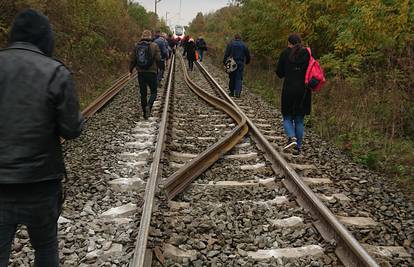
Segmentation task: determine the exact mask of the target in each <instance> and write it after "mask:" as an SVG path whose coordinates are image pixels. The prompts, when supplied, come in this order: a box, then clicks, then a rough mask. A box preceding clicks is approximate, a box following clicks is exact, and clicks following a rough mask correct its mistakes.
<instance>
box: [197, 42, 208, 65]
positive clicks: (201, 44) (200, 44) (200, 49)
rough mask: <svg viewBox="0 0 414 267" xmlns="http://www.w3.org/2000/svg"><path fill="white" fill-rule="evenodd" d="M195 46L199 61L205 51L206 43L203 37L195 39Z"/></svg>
mask: <svg viewBox="0 0 414 267" xmlns="http://www.w3.org/2000/svg"><path fill="white" fill-rule="evenodd" d="M196 47H197V53H198V59H199V60H200V62H202V61H203V56H204V52H205V51H207V43H206V41H205V40H204V38H203V37H201V36H200V37H199V38H198V39H197V41H196Z"/></svg>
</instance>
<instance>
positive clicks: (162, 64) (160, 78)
mask: <svg viewBox="0 0 414 267" xmlns="http://www.w3.org/2000/svg"><path fill="white" fill-rule="evenodd" d="M161 62H162V63H161V67H160V68H158V73H157V81H158V82H161V80H162V78H164V71H165V60H163V59H162V60H161Z"/></svg>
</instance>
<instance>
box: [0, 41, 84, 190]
mask: <svg viewBox="0 0 414 267" xmlns="http://www.w3.org/2000/svg"><path fill="white" fill-rule="evenodd" d="M82 128H83V118H82V116H81V114H80V112H79V100H78V97H77V95H76V93H75V89H74V83H73V80H72V77H71V74H70V72H69V71H68V70H67V69H66V67H65V66H64V65H63V64H62V63H61V62H59V61H56V60H54V59H52V58H51V57H48V56H46V55H45V54H44V53H43V52H42V51H41V50H40V49H39V48H37V47H36V46H34V45H32V44H30V43H24V42H16V43H13V44H12V45H11V46H10V47H8V48H7V49H4V50H1V51H0V184H22V183H35V182H41V181H48V180H55V179H61V178H62V176H63V174H64V172H65V168H64V162H63V155H62V148H61V145H60V140H59V136H62V137H64V138H65V139H72V138H75V137H78V136H79V135H80V133H81V130H82Z"/></svg>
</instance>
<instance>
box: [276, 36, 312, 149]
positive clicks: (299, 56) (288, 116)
mask: <svg viewBox="0 0 414 267" xmlns="http://www.w3.org/2000/svg"><path fill="white" fill-rule="evenodd" d="M309 58H310V55H309V52H308V51H307V50H306V48H304V47H303V46H302V40H301V38H300V36H299V35H297V34H291V35H290V36H289V37H288V47H287V48H286V49H285V50H283V51H282V53H281V54H280V56H279V62H278V64H277V70H276V73H277V76H279V78H284V81H283V89H282V101H281V103H282V115H283V126H284V129H285V133H286V135H287V137H288V143H287V145H286V146H285V147H284V148H283V150H287V149H289V148H295V151H294V152H293V154H294V155H299V154H300V153H301V149H302V140H303V136H304V117H305V115H309V114H310V112H311V103H312V101H311V100H312V99H311V96H312V94H311V90H309V89H307V88H306V86H305V74H306V70H307V68H308V64H309Z"/></svg>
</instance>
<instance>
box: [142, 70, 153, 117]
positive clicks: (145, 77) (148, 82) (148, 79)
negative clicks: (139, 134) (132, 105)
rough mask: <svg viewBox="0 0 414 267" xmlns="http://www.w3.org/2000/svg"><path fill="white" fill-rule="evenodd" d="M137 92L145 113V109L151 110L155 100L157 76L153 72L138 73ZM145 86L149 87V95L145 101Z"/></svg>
mask: <svg viewBox="0 0 414 267" xmlns="http://www.w3.org/2000/svg"><path fill="white" fill-rule="evenodd" d="M138 83H139V92H140V95H141V107H142V110H143V111H144V112H145V107H146V106H148V107H149V108H150V109H152V105H153V104H154V101H155V99H156V98H157V74H156V73H153V72H139V73H138ZM147 86H149V88H150V91H151V95H150V98H149V100H148V101H147V90H148V89H147Z"/></svg>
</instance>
